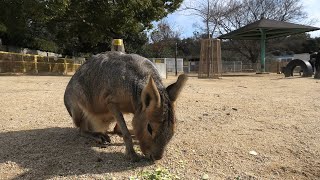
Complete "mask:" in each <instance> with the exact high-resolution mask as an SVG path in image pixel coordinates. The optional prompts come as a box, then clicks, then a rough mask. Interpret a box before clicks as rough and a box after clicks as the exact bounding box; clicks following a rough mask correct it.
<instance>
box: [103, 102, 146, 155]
mask: <svg viewBox="0 0 320 180" xmlns="http://www.w3.org/2000/svg"><path fill="white" fill-rule="evenodd" d="M107 107H108V109H109V111H110V112H111V113H112V114H113V116H114V118H115V119H116V120H117V124H118V125H119V127H120V130H121V133H122V136H123V141H124V143H125V146H126V155H127V156H128V158H130V159H131V160H132V161H139V160H140V158H139V156H138V155H137V154H136V152H135V151H134V149H133V142H132V137H131V134H130V132H129V130H128V127H127V125H126V122H125V120H124V118H123V115H122V113H121V112H120V111H119V109H118V108H117V106H116V105H114V104H113V103H109V104H108V105H107Z"/></svg>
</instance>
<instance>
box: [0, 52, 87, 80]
mask: <svg viewBox="0 0 320 180" xmlns="http://www.w3.org/2000/svg"><path fill="white" fill-rule="evenodd" d="M80 66H81V63H75V62H74V60H73V59H67V58H56V57H46V56H39V55H33V54H20V53H12V52H4V51H0V73H27V74H38V73H49V74H63V75H67V74H68V73H71V72H75V71H76V70H77V69H78V68H79V67H80Z"/></svg>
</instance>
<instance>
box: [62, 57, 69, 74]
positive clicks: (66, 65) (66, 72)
mask: <svg viewBox="0 0 320 180" xmlns="http://www.w3.org/2000/svg"><path fill="white" fill-rule="evenodd" d="M63 62H64V73H63V74H64V75H67V74H68V64H67V60H66V58H64V60H63Z"/></svg>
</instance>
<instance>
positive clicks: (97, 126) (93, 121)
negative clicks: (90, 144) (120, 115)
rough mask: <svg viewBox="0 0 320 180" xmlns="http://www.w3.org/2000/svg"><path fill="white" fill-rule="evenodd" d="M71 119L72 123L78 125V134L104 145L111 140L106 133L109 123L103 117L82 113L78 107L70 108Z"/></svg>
mask: <svg viewBox="0 0 320 180" xmlns="http://www.w3.org/2000/svg"><path fill="white" fill-rule="evenodd" d="M72 119H73V122H74V124H75V125H76V126H77V127H79V130H80V135H81V136H83V137H86V138H90V139H93V140H94V141H96V142H98V143H100V144H103V145H106V144H108V143H110V142H111V139H110V137H109V136H108V135H107V134H106V130H107V128H108V126H109V124H108V123H107V122H106V121H105V120H104V118H103V117H96V116H90V115H89V116H88V115H84V113H83V111H82V110H81V109H80V108H75V109H73V110H72Z"/></svg>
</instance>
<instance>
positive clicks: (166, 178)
mask: <svg viewBox="0 0 320 180" xmlns="http://www.w3.org/2000/svg"><path fill="white" fill-rule="evenodd" d="M178 179H180V178H179V176H177V175H174V174H171V173H170V172H169V171H168V170H167V169H165V168H161V167H158V168H157V169H156V170H153V171H141V172H139V173H138V175H137V176H134V177H130V180H178Z"/></svg>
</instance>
